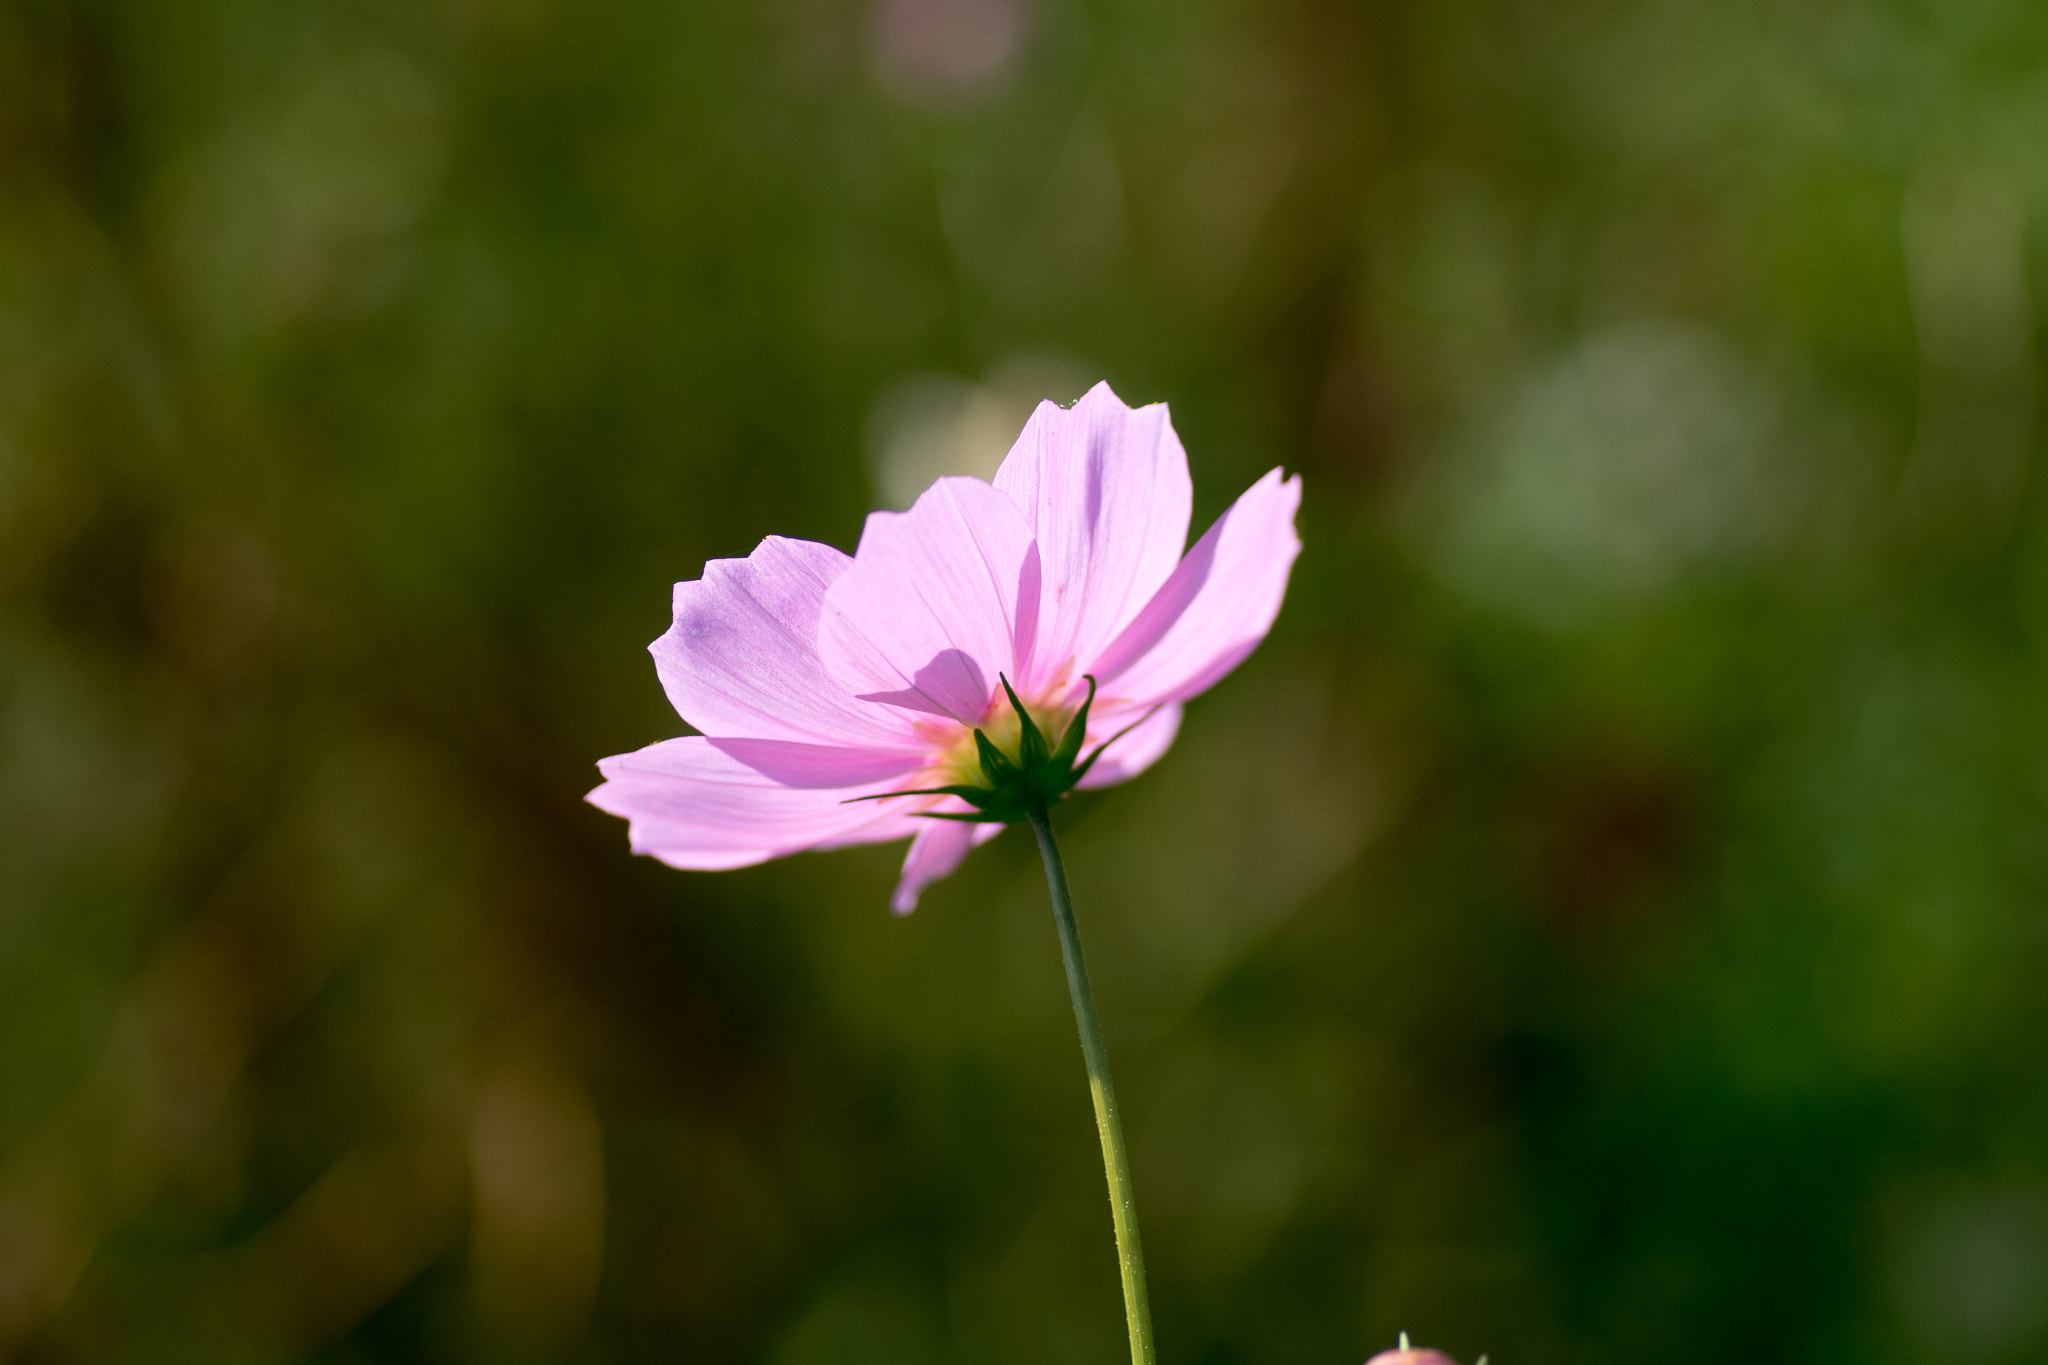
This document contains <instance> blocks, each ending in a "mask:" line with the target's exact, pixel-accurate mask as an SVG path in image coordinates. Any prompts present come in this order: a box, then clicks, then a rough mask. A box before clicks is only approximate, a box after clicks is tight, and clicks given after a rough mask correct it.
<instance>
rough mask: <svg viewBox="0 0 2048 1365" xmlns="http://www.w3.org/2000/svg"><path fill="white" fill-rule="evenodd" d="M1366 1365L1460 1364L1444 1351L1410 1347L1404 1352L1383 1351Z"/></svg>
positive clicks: (1425, 1347)
mask: <svg viewBox="0 0 2048 1365" xmlns="http://www.w3.org/2000/svg"><path fill="white" fill-rule="evenodd" d="M1365 1365H1458V1362H1457V1361H1455V1360H1453V1359H1451V1358H1450V1357H1449V1356H1447V1355H1445V1354H1444V1353H1443V1352H1442V1351H1433V1350H1431V1349H1429V1348H1428V1347H1427V1346H1416V1347H1409V1348H1407V1349H1404V1350H1394V1351H1381V1352H1380V1353H1379V1354H1378V1355H1376V1356H1374V1357H1373V1358H1372V1359H1371V1360H1368V1361H1366V1362H1365Z"/></svg>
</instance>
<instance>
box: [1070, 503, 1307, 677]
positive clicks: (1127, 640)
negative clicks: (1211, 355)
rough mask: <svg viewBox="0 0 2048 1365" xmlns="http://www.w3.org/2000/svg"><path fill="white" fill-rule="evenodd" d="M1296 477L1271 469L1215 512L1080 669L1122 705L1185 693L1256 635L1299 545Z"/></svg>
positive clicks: (1234, 661)
mask: <svg viewBox="0 0 2048 1365" xmlns="http://www.w3.org/2000/svg"><path fill="white" fill-rule="evenodd" d="M1300 506H1301V478H1300V476H1299V475H1297V476H1295V477H1294V478H1291V479H1284V480H1283V479H1282V478H1281V475H1280V471H1279V470H1278V469H1275V470H1273V471H1271V472H1270V473H1268V474H1267V475H1266V477H1265V478H1263V479H1260V480H1259V481H1258V482H1257V483H1255V484H1253V485H1252V486H1251V487H1250V488H1248V489H1246V490H1245V493H1244V496H1242V497H1240V498H1239V499H1238V500H1237V501H1236V502H1235V503H1233V504H1232V505H1231V507H1230V510H1229V511H1227V512H1225V513H1224V514H1223V515H1222V516H1220V517H1218V518H1217V519H1216V524H1215V525H1214V526H1211V527H1210V528H1209V530H1208V533H1207V534H1205V535H1204V536H1203V537H1202V538H1201V540H1200V541H1198V542H1197V543H1196V545H1195V548H1194V549H1192V550H1189V551H1188V553H1187V557H1186V558H1185V559H1183V560H1181V562H1180V567H1178V568H1176V569H1175V570H1174V571H1173V575H1172V577H1170V578H1168V579H1167V580H1166V583H1165V586H1163V587H1161V588H1160V589H1159V591H1158V592H1157V593H1155V594H1154V595H1153V597H1152V600H1151V601H1150V602H1148V603H1146V604H1145V607H1144V609H1143V610H1142V611H1140V612H1139V613H1138V616H1137V619H1136V620H1134V621H1132V622H1131V624H1130V625H1129V626H1127V627H1126V628H1125V629H1124V631H1123V633H1122V634H1121V635H1119V636H1118V637H1117V638H1116V640H1115V642H1114V643H1112V644H1111V645H1110V646H1109V648H1108V649H1106V650H1104V651H1103V653H1102V654H1101V655H1100V656H1099V657H1098V658H1096V659H1095V660H1094V661H1093V664H1092V667H1091V669H1090V671H1092V672H1093V673H1094V674H1095V678H1096V682H1097V683H1098V684H1099V685H1100V686H1101V688H1102V690H1103V691H1104V692H1105V693H1107V694H1110V695H1113V696H1115V697H1118V698H1120V699H1123V700H1126V701H1128V702H1130V703H1132V704H1146V705H1149V704H1152V703H1156V702H1162V701H1186V700H1187V699H1188V698H1189V697H1192V696H1194V695H1196V694H1197V693H1199V692H1202V691H1204V690H1206V689H1207V688H1208V687H1210V686H1211V685H1212V684H1214V683H1215V682H1216V681H1217V680H1218V679H1219V678H1221V677H1223V675H1224V674H1226V673H1228V672H1229V671H1230V670H1231V669H1233V668H1235V667H1237V665H1238V664H1239V663H1240V662H1242V661H1243V659H1244V657H1245V655H1247V654H1249V653H1251V652H1252V650H1253V649H1255V648H1256V647H1257V646H1258V643H1259V641H1261V640H1263V639H1265V638H1266V632H1267V630H1269V629H1271V627H1272V625H1273V618H1274V617H1275V616H1277V615H1278V614H1279V612H1280V599H1281V597H1282V596H1283V595H1284V594H1285V593H1286V591H1287V575H1288V571H1289V570H1290V569H1291V568H1292V567H1293V565H1294V557H1295V556H1296V555H1298V554H1300V553H1301V540H1300V538H1299V537H1297V536H1296V535H1295V533H1294V514H1295V511H1296V509H1298V508H1299V507H1300Z"/></svg>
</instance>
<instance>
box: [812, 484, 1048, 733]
mask: <svg viewBox="0 0 2048 1365" xmlns="http://www.w3.org/2000/svg"><path fill="white" fill-rule="evenodd" d="M1039 593H1040V580H1039V565H1038V551H1037V548H1036V547H1035V546H1034V545H1033V544H1032V541H1031V528H1030V527H1029V526H1028V525H1027V524H1026V522H1025V520H1024V514H1023V513H1022V512H1020V511H1019V510H1018V508H1017V504H1016V503H1015V502H1013V501H1011V499H1010V497H1009V495H1008V494H1005V493H1002V492H999V491H997V490H996V489H994V488H992V487H990V486H989V485H988V484H985V483H983V482H982V481H981V480H979V479H972V478H965V477H958V476H956V477H952V478H944V479H940V480H939V481H938V482H937V483H934V484H933V485H932V486H931V487H930V488H928V489H926V490H925V492H924V495H923V496H922V497H920V498H919V499H918V500H917V502H916V503H915V504H914V505H913V506H912V507H911V509H910V510H909V511H908V512H876V513H874V514H872V515H871V516H869V517H868V521H867V528H866V529H865V530H864V531H863V532H862V533H861V538H860V548H859V549H858V550H856V551H855V552H854V556H853V566H852V567H851V568H849V569H847V570H846V572H845V573H844V574H842V575H841V576H840V578H839V579H838V580H837V581H836V582H834V583H833V584H832V586H831V587H830V588H828V589H826V591H825V607H824V614H823V616H822V618H821V619H820V622H819V628H818V654H819V657H820V658H821V659H822V660H823V661H824V665H825V668H826V669H827V671H829V672H830V673H831V675H832V676H833V678H835V679H836V680H837V681H838V683H839V684H840V686H841V687H842V688H843V689H844V690H845V691H847V692H850V693H852V694H853V695H854V696H856V697H858V698H859V699H860V700H862V701H868V702H885V703H887V704H889V705H891V706H898V707H903V708H905V709H907V710H911V711H923V712H926V713H928V714H931V715H937V716H950V717H952V718H953V719H955V720H958V721H960V722H961V723H962V724H964V725H978V724H980V723H981V720H982V717H983V716H984V714H985V713H986V712H987V710H988V706H989V702H990V699H991V698H992V697H993V696H994V695H995V692H996V687H997V681H996V680H997V677H998V675H999V674H1005V673H1007V674H1009V675H1010V676H1011V677H1013V678H1014V677H1017V676H1019V675H1021V674H1022V673H1023V672H1024V670H1025V669H1027V668H1028V667H1029V666H1030V657H1031V647H1032V642H1033V641H1034V640H1035V639H1036V637H1037V633H1038V612H1039Z"/></svg>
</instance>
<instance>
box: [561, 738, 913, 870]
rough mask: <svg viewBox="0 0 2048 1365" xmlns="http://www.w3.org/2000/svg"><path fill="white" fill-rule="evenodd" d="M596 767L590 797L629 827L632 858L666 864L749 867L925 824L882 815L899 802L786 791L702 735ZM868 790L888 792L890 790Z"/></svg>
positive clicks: (877, 786) (836, 792)
mask: <svg viewBox="0 0 2048 1365" xmlns="http://www.w3.org/2000/svg"><path fill="white" fill-rule="evenodd" d="M597 767H598V771H599V772H601V773H603V774H604V776H605V779H606V780H605V782H604V785H602V786H600V787H598V788H597V790H595V791H593V792H591V793H590V795H589V796H588V797H586V798H585V799H586V800H588V801H589V802H590V804H592V805H593V806H596V807H597V808H598V809H599V810H603V811H609V812H611V813H612V814H613V815H620V816H624V817H625V818H626V819H627V820H629V821H631V822H632V823H631V837H632V845H633V851H634V852H635V853H649V854H652V855H654V856H655V857H657V858H659V859H661V861H663V862H665V863H667V864H668V865H669V866H670V867H685V868H698V869H705V870H715V869H722V868H731V867H746V866H748V865H749V864H752V863H758V862H763V861H766V860H767V859H769V858H776V857H780V856H781V855H783V854H785V853H795V852H797V851H799V850H801V849H806V848H820V847H838V846H841V845H845V844H856V843H879V842H881V841H883V840H887V839H901V838H903V837H904V836H905V835H907V834H913V833H916V832H918V830H919V828H920V827H921V826H922V825H924V824H925V823H927V822H925V821H921V820H917V819H915V818H914V817H912V816H910V815H908V814H906V813H904V812H902V811H901V810H900V809H884V807H895V806H896V805H897V803H895V802H875V801H862V802H858V803H856V804H853V805H846V804H843V801H844V798H845V797H847V796H848V795H851V794H854V791H858V790H859V789H854V791H849V790H848V789H846V788H838V789H829V790H828V789H819V788H803V787H789V786H785V785H783V784H782V783H780V782H777V781H775V780H774V779H773V778H770V777H766V776H763V775H762V774H761V773H759V772H757V771H755V770H754V769H753V768H751V767H748V766H747V765H746V764H744V763H742V762H740V761H739V760H738V759H736V758H734V757H732V756H731V755H729V754H726V753H724V752H721V751H720V749H719V748H718V746H717V744H716V742H715V741H713V740H709V739H706V738H704V737H703V736H701V735H692V736H690V737H688V738H686V739H669V740H663V741H662V742H661V743H659V744H650V745H649V746H648V747H646V748H645V749H641V750H638V751H637V752H634V753H630V754H619V755H616V756H615V757H612V758H607V759H604V760H602V761H601V762H599V764H598V765H597ZM869 787H870V789H873V790H886V789H887V783H883V782H878V783H871V784H869Z"/></svg>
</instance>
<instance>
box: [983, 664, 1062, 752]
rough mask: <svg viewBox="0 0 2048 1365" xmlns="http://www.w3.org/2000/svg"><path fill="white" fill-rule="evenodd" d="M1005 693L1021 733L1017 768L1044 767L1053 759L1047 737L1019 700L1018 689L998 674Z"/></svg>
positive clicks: (1018, 740)
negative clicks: (1015, 714)
mask: <svg viewBox="0 0 2048 1365" xmlns="http://www.w3.org/2000/svg"><path fill="white" fill-rule="evenodd" d="M996 677H997V678H999V679H1001V681H1002V684H1003V691H1004V692H1005V693H1007V694H1008V695H1009V698H1010V706H1011V708H1012V709H1014V710H1015V711H1016V713H1017V723H1018V726H1019V729H1020V731H1021V733H1020V734H1019V736H1018V739H1017V766H1018V767H1019V768H1022V769H1023V770H1024V771H1026V772H1030V771H1032V770H1033V769H1035V768H1038V767H1040V766H1042V765H1043V764H1045V763H1047V762H1048V761H1050V760H1051V758H1052V750H1051V749H1050V748H1049V747H1048V746H1047V745H1046V742H1045V735H1044V733H1043V732H1041V731H1040V730H1039V728H1038V725H1037V723H1036V722H1034V721H1033V720H1032V719H1031V713H1030V712H1029V711H1026V710H1025V709H1024V703H1023V702H1021V701H1018V700H1017V689H1016V688H1014V687H1012V686H1010V680H1009V679H1008V678H1006V677H1003V675H1002V674H1000V673H998V674H997V675H996Z"/></svg>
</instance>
